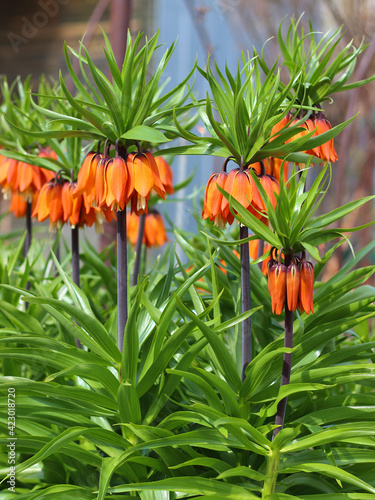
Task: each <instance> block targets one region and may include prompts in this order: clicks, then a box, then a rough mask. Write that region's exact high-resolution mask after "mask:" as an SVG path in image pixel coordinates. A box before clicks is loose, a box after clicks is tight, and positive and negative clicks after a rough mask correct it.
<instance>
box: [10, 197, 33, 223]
mask: <svg viewBox="0 0 375 500" xmlns="http://www.w3.org/2000/svg"><path fill="white" fill-rule="evenodd" d="M37 199H38V193H36V192H35V193H33V196H32V202H31V211H33V210H34V208H35V205H36V200H37ZM9 212H11V213H12V214H13V215H14V216H15V217H17V218H21V217H25V215H26V212H27V201H26V200H25V198H24V197H23V196H22V195H21V194H19V193H18V192H17V191H15V192H14V193H12V196H11V198H10V204H9Z"/></svg>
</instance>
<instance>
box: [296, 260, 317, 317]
mask: <svg viewBox="0 0 375 500" xmlns="http://www.w3.org/2000/svg"><path fill="white" fill-rule="evenodd" d="M299 266H300V275H301V285H300V290H299V298H300V303H299V307H300V311H301V313H302V312H305V313H306V314H310V312H312V313H313V312H314V304H313V291H314V266H313V265H312V263H311V262H308V261H306V260H304V259H303V260H302V261H301V262H300V264H299Z"/></svg>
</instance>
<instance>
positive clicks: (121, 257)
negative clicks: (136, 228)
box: [117, 210, 128, 352]
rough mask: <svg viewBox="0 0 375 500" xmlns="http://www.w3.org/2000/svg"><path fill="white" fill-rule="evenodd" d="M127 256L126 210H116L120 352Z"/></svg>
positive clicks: (124, 322)
mask: <svg viewBox="0 0 375 500" xmlns="http://www.w3.org/2000/svg"><path fill="white" fill-rule="evenodd" d="M127 269H128V256H127V247H126V210H119V211H118V212H117V315H118V348H119V350H120V351H121V352H122V349H123V344H124V332H125V325H126V320H127V318H128V273H127Z"/></svg>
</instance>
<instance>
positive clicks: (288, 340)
mask: <svg viewBox="0 0 375 500" xmlns="http://www.w3.org/2000/svg"><path fill="white" fill-rule="evenodd" d="M290 261H291V256H290V255H286V256H285V265H286V266H288V265H289V264H290ZM284 347H289V348H292V347H293V311H290V310H289V308H288V304H287V301H285V334H284ZM291 370H292V353H291V352H286V353H284V357H283V371H282V375H281V384H280V387H282V386H283V385H288V384H289V382H290V373H291ZM287 401H288V398H287V397H286V398H284V399H282V400H281V401H280V402H279V404H278V405H277V413H276V418H275V425H278V426H279V427H277V428H276V429H274V431H273V437H272V439H275V437H276V435H277V434H278V433H279V432H280V431H281V429H282V428H283V427H284V420H285V411H286V404H287Z"/></svg>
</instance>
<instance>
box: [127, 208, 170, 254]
mask: <svg viewBox="0 0 375 500" xmlns="http://www.w3.org/2000/svg"><path fill="white" fill-rule="evenodd" d="M138 230H139V216H138V215H136V214H131V213H128V214H127V215H126V232H127V236H128V240H129V241H130V243H131V244H132V245H135V244H136V243H137V239H138ZM167 241H168V238H167V234H166V231H165V226H164V221H163V217H162V216H161V214H160V213H159V212H157V211H156V210H152V211H151V212H150V213H148V214H146V216H145V226H144V232H143V244H144V245H146V246H147V247H148V248H151V247H159V246H163V245H164V243H167Z"/></svg>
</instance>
